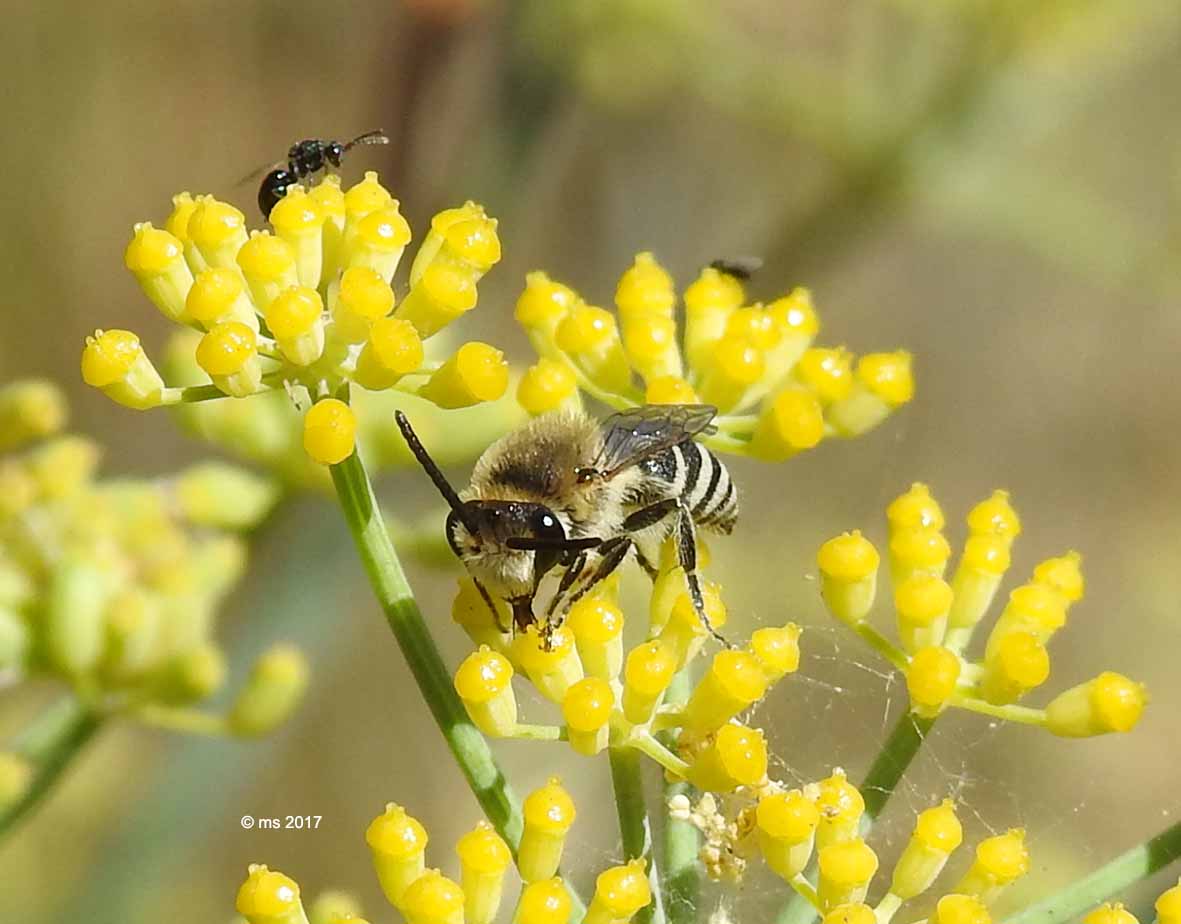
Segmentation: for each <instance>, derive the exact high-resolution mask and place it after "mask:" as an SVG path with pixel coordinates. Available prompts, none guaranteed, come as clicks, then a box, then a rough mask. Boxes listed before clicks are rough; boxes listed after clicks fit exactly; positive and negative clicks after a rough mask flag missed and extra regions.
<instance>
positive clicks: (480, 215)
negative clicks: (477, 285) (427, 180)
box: [410, 200, 500, 288]
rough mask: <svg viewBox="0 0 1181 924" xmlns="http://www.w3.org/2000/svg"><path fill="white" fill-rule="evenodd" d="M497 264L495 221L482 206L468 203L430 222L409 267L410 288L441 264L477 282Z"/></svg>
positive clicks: (498, 241)
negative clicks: (428, 228) (432, 268)
mask: <svg viewBox="0 0 1181 924" xmlns="http://www.w3.org/2000/svg"><path fill="white" fill-rule="evenodd" d="M498 262H500V238H499V237H498V236H497V234H496V220H495V219H494V218H489V217H488V215H487V213H486V212H485V211H484V207H483V206H482V205H480V204H479V203H476V202H472V201H471V200H468V201H467V202H465V203H464V204H463V205H462V206H460V207H459V208H453V209H444V210H443V211H442V212H439V213H438V214H437V215H435V217H434V218H432V219H431V229H430V231H428V232H427V236H426V238H425V239H424V240H423V242H422V246H420V247H419V248H418V253H417V254H415V255H414V263H413V265H412V266H411V267H410V286H411V288H413V287H414V286H415V285H417V284H418V280H419V279H421V278H422V276H423V274H424V273H425V272H426V271H427V270H428V269H430V268H431V267H433V266H437V265H440V264H441V265H445V266H451V267H454V268H455V269H458V270H461V271H463V272H464V273H466V274H467V275H469V276H470V277H471V278H472V282H475V281H476V280H477V279H479V277H480V276H482V275H484V273H486V272H487V271H488V270H489V269H490V268H491V267H492V266H493V265H495V264H496V263H498Z"/></svg>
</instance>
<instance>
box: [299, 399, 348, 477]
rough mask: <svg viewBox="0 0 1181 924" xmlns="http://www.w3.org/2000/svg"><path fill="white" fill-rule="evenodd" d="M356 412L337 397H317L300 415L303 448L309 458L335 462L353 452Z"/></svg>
mask: <svg viewBox="0 0 1181 924" xmlns="http://www.w3.org/2000/svg"><path fill="white" fill-rule="evenodd" d="M356 441H357V415H356V414H354V413H353V409H352V408H351V407H349V406H348V405H347V404H345V403H344V402H343V401H338V400H337V399H336V398H324V399H322V400H320V401H317V402H316V403H315V404H313V405H312V406H311V407H310V408H308V412H307V413H306V414H304V415H303V448H304V450H305V451H306V452H307V454H308V455H309V456H311V457H312V461H314V462H318V463H320V464H321V465H336V464H338V463H340V462H343V461H344V460H345V459H347V458H348V457H349V456H351V455H352V454H353V450H354V449H355V448H356Z"/></svg>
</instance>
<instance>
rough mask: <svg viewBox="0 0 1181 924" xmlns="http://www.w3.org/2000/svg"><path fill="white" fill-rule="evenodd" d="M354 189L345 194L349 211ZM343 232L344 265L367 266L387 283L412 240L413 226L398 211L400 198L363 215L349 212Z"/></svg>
mask: <svg viewBox="0 0 1181 924" xmlns="http://www.w3.org/2000/svg"><path fill="white" fill-rule="evenodd" d="M351 192H352V190H350V191H349V192H348V193H345V210H346V212H348V207H349V195H350V194H351ZM344 234H345V237H344V247H343V262H344V266H345V268H346V269H348V268H350V267H353V266H367V267H369V268H370V269H372V270H374V271H376V272H377V274H378V275H379V276H381V278H382V279H384V280H385V281H386V282H387V283H388V282H389V281H390V280H391V279H393V278H394V273H395V272H397V269H398V263H399V261H400V260H401V259H402V253H403V251H405V249H406V245H407V244H408V243H410V225H409V224H408V223H407V222H406V219H405V218H403V217H402V213H401V212H400V211H399V210H398V200H397V199H391V200H389V202H388V204H386V205H384V206H382V207H381V208H379V209H376V210H374V211H372V212H370V213H369V214H367V215H366V216H365V217H363V218H356V217H355V216H354V215H353V214H352V213H351V212H348V214H347V218H346V224H345V232H344Z"/></svg>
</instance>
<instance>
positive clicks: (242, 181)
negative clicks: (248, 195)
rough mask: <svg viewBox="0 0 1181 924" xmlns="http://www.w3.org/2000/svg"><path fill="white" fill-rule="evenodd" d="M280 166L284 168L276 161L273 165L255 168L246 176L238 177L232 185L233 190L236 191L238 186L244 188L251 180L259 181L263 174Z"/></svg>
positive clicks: (281, 162)
mask: <svg viewBox="0 0 1181 924" xmlns="http://www.w3.org/2000/svg"><path fill="white" fill-rule="evenodd" d="M282 166H284V163H283V161H281V160H277V161H275V162H274V163H270V164H264V165H263V166H261V167H257V168H255V169H254V170H251V171H250V172H249V173H248V174H246V176H244V177H240V178H239V179H238V180H237V182H235V183H234V185H233V188H234V189H237V188H238V187H239V186H245V185H246V184H247V183H250V182H252V181H253V180H261V179H262V176H263V174H264V173H270V172H271V171H272V170H274V169H276V168H277V167H282Z"/></svg>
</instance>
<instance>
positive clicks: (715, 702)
mask: <svg viewBox="0 0 1181 924" xmlns="http://www.w3.org/2000/svg"><path fill="white" fill-rule="evenodd" d="M766 692H767V677H766V675H765V674H764V673H763V668H762V665H760V664H759V661H758V659H757V658H756V657H755V656H754V655H752V654H748V653H747V652H745V651H739V650H725V651H719V652H718V653H717V654H716V655H714V658H713V661H712V662H711V663H710V666H709V670H707V671H706V672H705V675H704V676H703V677H702V678H701V681H700V682H699V683H698V684H697V687H696V689H694V690H693V694H692V695H691V696H690V697H689V702H688V703H687V704H686V706H685V727H687V728H690V729H692V730H693V731H696V732H709V731H713V730H714V729H716V728H720V727H721V726H722V725H723V724H724V723H726V722H728V721H729V720H730V719H732V718H733V717H734V716H736V715H738V713H740V712H742V711H744V710H746V709H749V708H750V707H751V706H753V705H754V704H755V703H757V702H758V701H759V700H760V699H762V698H763V695H764V694H765V693H766Z"/></svg>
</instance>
